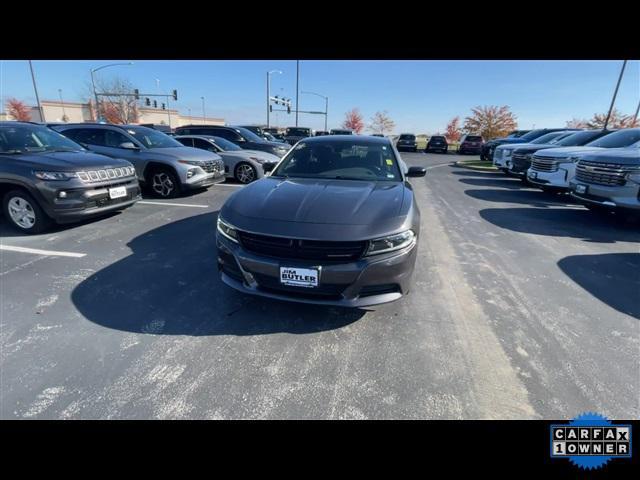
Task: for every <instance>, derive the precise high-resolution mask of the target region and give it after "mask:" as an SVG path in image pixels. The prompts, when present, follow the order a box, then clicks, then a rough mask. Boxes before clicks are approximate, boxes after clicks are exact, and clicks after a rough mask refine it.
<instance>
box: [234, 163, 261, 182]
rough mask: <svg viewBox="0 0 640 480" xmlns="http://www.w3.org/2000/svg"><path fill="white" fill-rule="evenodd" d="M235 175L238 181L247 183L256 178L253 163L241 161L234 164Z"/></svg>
mask: <svg viewBox="0 0 640 480" xmlns="http://www.w3.org/2000/svg"><path fill="white" fill-rule="evenodd" d="M235 177H236V180H238V181H239V182H240V183H244V184H247V183H251V182H253V181H254V180H255V179H256V178H258V172H257V171H256V169H255V167H254V166H253V165H251V164H249V163H245V162H243V163H239V164H238V165H236V169H235Z"/></svg>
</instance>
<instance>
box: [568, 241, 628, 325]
mask: <svg viewBox="0 0 640 480" xmlns="http://www.w3.org/2000/svg"><path fill="white" fill-rule="evenodd" d="M558 267H560V270H562V271H563V272H564V273H565V274H566V275H567V276H568V277H569V278H571V279H572V280H573V281H574V282H576V283H577V284H578V285H580V286H581V287H582V288H584V289H585V290H586V291H587V292H589V293H590V294H591V295H593V296H594V297H596V298H597V299H598V300H600V301H601V302H604V303H606V304H607V305H609V306H610V307H611V308H614V309H615V310H617V311H619V312H622V313H624V314H627V315H630V316H632V317H634V318H637V319H640V301H639V299H640V253H605V254H598V255H572V256H569V257H565V258H563V259H561V260H560V261H559V262H558Z"/></svg>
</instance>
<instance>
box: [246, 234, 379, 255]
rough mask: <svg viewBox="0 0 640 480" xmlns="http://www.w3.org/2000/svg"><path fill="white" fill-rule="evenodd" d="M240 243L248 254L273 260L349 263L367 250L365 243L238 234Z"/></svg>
mask: <svg viewBox="0 0 640 480" xmlns="http://www.w3.org/2000/svg"><path fill="white" fill-rule="evenodd" d="M238 235H239V237H240V243H241V244H242V246H243V247H244V248H245V249H247V250H248V251H250V252H254V253H258V254H261V255H266V256H268V257H274V258H284V259H299V260H315V261H323V262H349V261H354V260H357V259H358V258H360V257H361V256H362V254H363V253H364V251H365V249H366V248H367V242H364V241H363V242H325V241H318V240H298V239H294V238H282V237H271V236H267V235H256V234H253V233H247V232H238Z"/></svg>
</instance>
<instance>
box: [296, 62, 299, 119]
mask: <svg viewBox="0 0 640 480" xmlns="http://www.w3.org/2000/svg"><path fill="white" fill-rule="evenodd" d="M299 86H300V60H296V127H297V126H298V110H299V109H298V94H299V92H300V90H299Z"/></svg>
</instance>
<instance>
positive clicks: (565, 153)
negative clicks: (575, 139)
mask: <svg viewBox="0 0 640 480" xmlns="http://www.w3.org/2000/svg"><path fill="white" fill-rule="evenodd" d="M598 150H612V149H607V148H601V147H558V148H547V149H546V150H545V151H544V156H545V157H552V158H567V157H569V156H572V155H578V154H582V153H585V152H594V151H598Z"/></svg>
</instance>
